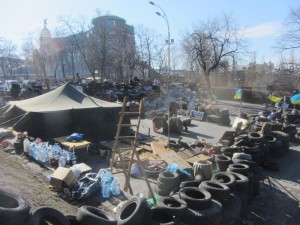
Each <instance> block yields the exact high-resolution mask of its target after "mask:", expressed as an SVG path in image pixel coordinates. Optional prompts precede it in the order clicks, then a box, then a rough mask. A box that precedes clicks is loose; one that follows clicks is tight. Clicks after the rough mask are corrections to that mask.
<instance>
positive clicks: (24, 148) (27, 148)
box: [23, 138, 30, 153]
mask: <svg viewBox="0 0 300 225" xmlns="http://www.w3.org/2000/svg"><path fill="white" fill-rule="evenodd" d="M29 148H30V141H29V140H28V138H25V139H24V141H23V150H24V152H25V153H27V152H28V151H29Z"/></svg>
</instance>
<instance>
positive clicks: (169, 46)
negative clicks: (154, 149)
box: [149, 1, 173, 149]
mask: <svg viewBox="0 0 300 225" xmlns="http://www.w3.org/2000/svg"><path fill="white" fill-rule="evenodd" d="M149 4H151V5H154V6H156V7H157V8H159V9H160V10H161V12H162V13H163V14H161V13H160V12H155V13H156V14H157V15H158V16H160V17H162V18H163V19H164V21H165V22H166V24H167V28H168V40H167V44H168V74H167V91H168V149H169V147H170V82H171V79H170V69H171V66H170V64H171V39H170V26H169V21H168V17H167V15H166V13H165V11H164V10H163V9H162V8H161V7H160V6H159V5H157V4H155V3H154V2H152V1H151V2H149ZM172 43H173V39H172Z"/></svg>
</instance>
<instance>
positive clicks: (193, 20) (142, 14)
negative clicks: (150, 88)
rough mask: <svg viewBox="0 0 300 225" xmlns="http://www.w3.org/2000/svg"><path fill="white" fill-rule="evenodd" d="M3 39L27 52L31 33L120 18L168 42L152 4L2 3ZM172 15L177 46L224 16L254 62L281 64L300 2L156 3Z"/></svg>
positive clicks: (130, 0)
mask: <svg viewBox="0 0 300 225" xmlns="http://www.w3.org/2000/svg"><path fill="white" fill-rule="evenodd" d="M0 2H1V4H0V5H1V13H0V28H1V29H0V37H2V38H5V39H6V40H11V41H12V42H13V43H15V44H16V45H17V46H21V44H22V43H23V42H24V40H25V39H26V38H27V37H28V35H29V33H34V32H39V31H40V30H41V29H42V28H43V25H44V19H47V27H48V29H49V30H50V32H51V33H52V35H53V34H54V33H55V28H56V27H59V17H71V18H80V17H81V16H84V17H86V18H88V19H90V20H91V19H92V18H95V17H96V16H97V15H98V14H97V10H98V11H100V12H101V13H102V14H103V15H105V14H109V15H116V16H119V17H122V18H124V19H125V20H126V22H127V24H129V25H133V26H135V27H136V26H138V25H143V26H144V27H147V28H149V29H153V30H155V31H156V32H157V33H158V34H161V35H162V36H163V37H164V36H165V37H166V38H167V31H168V29H167V23H166V21H165V20H164V19H163V18H162V17H160V16H158V15H156V14H155V12H157V11H158V12H161V11H160V9H159V8H158V7H156V6H153V5H151V4H149V1H147V0H126V1H125V0H84V1H83V0H9V1H8V0H0ZM153 2H154V3H155V4H156V5H158V6H160V8H161V9H163V11H164V12H165V14H166V15H167V18H168V21H169V28H170V34H171V38H173V39H174V41H175V43H176V44H179V43H180V40H181V39H182V36H183V34H184V33H186V32H187V31H189V30H191V28H192V27H193V25H195V24H197V23H199V21H206V20H207V19H209V18H214V17H216V16H220V15H222V14H226V15H230V16H231V18H232V20H233V21H234V24H235V25H236V26H237V27H238V28H240V29H241V30H243V34H244V38H245V40H246V41H247V44H248V51H249V52H250V53H249V60H250V59H253V58H254V57H255V59H256V62H258V63H262V62H269V61H273V62H274V61H276V60H277V59H278V58H279V54H278V51H277V50H276V48H275V47H276V40H277V39H278V36H279V35H280V34H281V33H282V32H283V30H284V20H285V19H286V17H287V16H288V13H289V10H290V9H291V8H294V9H295V8H299V7H300V2H299V0H209V1H204V0H153Z"/></svg>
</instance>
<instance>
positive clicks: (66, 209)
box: [0, 149, 78, 215]
mask: <svg viewBox="0 0 300 225" xmlns="http://www.w3.org/2000/svg"><path fill="white" fill-rule="evenodd" d="M47 173H50V171H46V169H45V168H42V167H41V166H39V165H37V164H36V163H34V162H32V161H30V160H28V159H27V158H26V157H25V156H20V155H16V154H11V153H7V152H5V151H3V150H2V149H1V150H0V174H1V175H0V186H1V188H3V189H7V190H9V191H12V192H14V193H17V194H19V195H21V196H22V197H23V198H25V199H27V201H28V202H29V203H30V205H31V208H32V209H35V208H37V207H40V206H51V207H53V208H56V209H58V210H60V211H61V212H63V213H64V214H65V215H76V213H77V211H78V208H77V206H73V205H71V204H69V203H68V202H66V201H64V200H63V199H62V198H60V197H59V196H58V194H57V192H53V191H51V190H50V188H49V187H48V182H47V177H46V176H45V174H47Z"/></svg>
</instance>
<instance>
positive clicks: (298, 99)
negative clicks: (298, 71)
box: [290, 94, 300, 105]
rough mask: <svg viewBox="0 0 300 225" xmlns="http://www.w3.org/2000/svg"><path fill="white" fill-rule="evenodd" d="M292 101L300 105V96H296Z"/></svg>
mask: <svg viewBox="0 0 300 225" xmlns="http://www.w3.org/2000/svg"><path fill="white" fill-rule="evenodd" d="M290 99H291V103H292V104H294V105H296V104H297V105H300V94H296V95H294V96H292V97H291V98H290Z"/></svg>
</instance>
